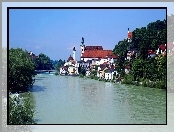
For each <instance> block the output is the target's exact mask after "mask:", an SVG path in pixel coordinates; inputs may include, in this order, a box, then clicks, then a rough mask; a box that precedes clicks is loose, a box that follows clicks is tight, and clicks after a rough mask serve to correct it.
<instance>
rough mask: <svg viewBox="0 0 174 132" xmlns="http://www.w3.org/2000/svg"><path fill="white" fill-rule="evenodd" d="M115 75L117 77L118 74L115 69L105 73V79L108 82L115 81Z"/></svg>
mask: <svg viewBox="0 0 174 132" xmlns="http://www.w3.org/2000/svg"><path fill="white" fill-rule="evenodd" d="M114 73H115V75H117V74H118V73H117V72H116V71H115V70H114V69H113V68H110V69H107V70H106V72H105V79H106V80H113V79H114Z"/></svg>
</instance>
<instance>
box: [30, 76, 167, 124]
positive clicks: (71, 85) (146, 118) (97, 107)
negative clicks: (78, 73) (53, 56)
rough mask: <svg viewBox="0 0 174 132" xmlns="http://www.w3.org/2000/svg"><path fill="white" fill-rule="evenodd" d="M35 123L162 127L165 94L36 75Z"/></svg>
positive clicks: (77, 78) (139, 87) (130, 87)
mask: <svg viewBox="0 0 174 132" xmlns="http://www.w3.org/2000/svg"><path fill="white" fill-rule="evenodd" d="M35 79H36V80H35V83H34V85H33V88H32V89H31V92H32V97H33V100H34V109H35V111H36V112H35V115H34V119H35V120H36V122H37V124H166V91H165V90H160V89H153V88H147V87H141V86H132V85H123V84H115V83H110V82H101V81H97V80H93V79H88V78H79V77H72V76H55V75H53V74H38V75H37V76H36V77H35Z"/></svg>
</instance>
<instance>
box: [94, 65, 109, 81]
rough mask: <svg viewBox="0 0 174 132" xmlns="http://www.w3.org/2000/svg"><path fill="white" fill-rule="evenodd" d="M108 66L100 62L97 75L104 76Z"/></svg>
mask: <svg viewBox="0 0 174 132" xmlns="http://www.w3.org/2000/svg"><path fill="white" fill-rule="evenodd" d="M108 68H109V64H107V63H103V64H100V65H99V67H98V69H97V77H99V78H104V77H105V71H106V70H107V69H108Z"/></svg>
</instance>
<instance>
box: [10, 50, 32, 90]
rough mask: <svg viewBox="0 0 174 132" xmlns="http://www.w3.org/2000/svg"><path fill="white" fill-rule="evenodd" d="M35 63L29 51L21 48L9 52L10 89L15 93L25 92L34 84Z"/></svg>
mask: <svg viewBox="0 0 174 132" xmlns="http://www.w3.org/2000/svg"><path fill="white" fill-rule="evenodd" d="M34 76H35V70H34V63H33V62H32V60H31V58H30V57H29V55H28V52H27V51H23V50H22V49H20V48H17V49H13V48H12V49H10V50H9V74H8V77H9V80H8V84H9V88H10V90H14V91H25V90H27V88H28V87H30V86H32V85H33V83H34V79H33V77H34Z"/></svg>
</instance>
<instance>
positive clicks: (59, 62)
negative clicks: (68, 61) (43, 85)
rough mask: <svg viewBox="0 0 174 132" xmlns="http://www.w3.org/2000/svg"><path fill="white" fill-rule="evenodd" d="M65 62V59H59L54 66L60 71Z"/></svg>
mask: <svg viewBox="0 0 174 132" xmlns="http://www.w3.org/2000/svg"><path fill="white" fill-rule="evenodd" d="M64 64H65V60H64V61H63V60H61V59H60V60H59V61H57V63H56V64H55V66H54V68H55V69H56V70H57V71H59V70H60V67H61V66H63V65H64Z"/></svg>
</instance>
